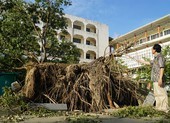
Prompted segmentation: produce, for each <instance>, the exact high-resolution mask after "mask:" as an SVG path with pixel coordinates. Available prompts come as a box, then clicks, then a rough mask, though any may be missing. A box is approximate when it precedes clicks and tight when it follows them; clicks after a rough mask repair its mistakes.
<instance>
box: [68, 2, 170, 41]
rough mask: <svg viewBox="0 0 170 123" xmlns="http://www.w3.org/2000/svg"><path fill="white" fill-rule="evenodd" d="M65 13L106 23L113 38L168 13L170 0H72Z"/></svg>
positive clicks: (169, 12)
mask: <svg viewBox="0 0 170 123" xmlns="http://www.w3.org/2000/svg"><path fill="white" fill-rule="evenodd" d="M65 13H67V14H71V15H75V16H79V17H82V18H85V19H89V20H93V21H97V22H100V23H103V24H106V25H108V27H109V36H110V37H113V38H114V37H117V36H120V35H123V34H126V33H128V32H129V31H132V30H134V29H136V28H139V27H141V26H143V25H145V24H147V23H150V22H152V21H154V20H156V19H159V18H161V17H163V16H166V15H168V14H170V0H72V5H71V6H69V7H67V8H65Z"/></svg>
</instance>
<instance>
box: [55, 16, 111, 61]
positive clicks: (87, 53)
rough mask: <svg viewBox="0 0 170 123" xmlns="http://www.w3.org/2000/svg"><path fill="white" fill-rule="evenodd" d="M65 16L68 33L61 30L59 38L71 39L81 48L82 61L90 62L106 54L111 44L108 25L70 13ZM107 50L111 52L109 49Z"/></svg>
mask: <svg viewBox="0 0 170 123" xmlns="http://www.w3.org/2000/svg"><path fill="white" fill-rule="evenodd" d="M65 18H66V20H67V24H68V27H67V32H68V34H65V33H62V32H59V34H58V38H59V40H62V39H63V38H64V39H65V40H68V41H71V42H73V43H74V44H75V45H76V46H77V47H78V48H80V49H81V56H80V62H90V61H92V60H94V59H96V58H98V57H100V56H103V55H104V52H105V48H106V47H107V46H108V45H109V41H108V40H109V38H108V37H109V32H108V26H107V25H105V24H101V23H98V22H94V21H91V20H87V19H84V18H80V17H76V16H72V15H68V14H66V15H65ZM106 52H107V53H108V52H109V51H108V49H107V50H106Z"/></svg>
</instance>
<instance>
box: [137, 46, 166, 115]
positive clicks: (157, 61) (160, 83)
mask: <svg viewBox="0 0 170 123" xmlns="http://www.w3.org/2000/svg"><path fill="white" fill-rule="evenodd" d="M152 54H153V55H154V59H153V60H152V61H151V62H147V61H143V60H137V59H135V60H136V61H137V62H140V63H143V64H148V65H151V67H152V71H151V81H152V82H153V89H154V96H155V100H156V109H157V110H161V111H165V112H168V111H169V107H168V96H167V91H166V89H165V88H164V85H165V81H164V80H165V79H164V67H165V59H164V57H163V56H162V54H161V46H160V45H159V44H155V45H154V46H153V48H152Z"/></svg>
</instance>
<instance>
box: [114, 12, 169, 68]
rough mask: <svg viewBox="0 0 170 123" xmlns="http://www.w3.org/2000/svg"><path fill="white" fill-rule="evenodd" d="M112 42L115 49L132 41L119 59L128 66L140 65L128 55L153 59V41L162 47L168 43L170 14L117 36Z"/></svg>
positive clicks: (135, 57)
mask: <svg viewBox="0 0 170 123" xmlns="http://www.w3.org/2000/svg"><path fill="white" fill-rule="evenodd" d="M112 43H113V44H114V48H115V49H117V48H121V47H125V45H126V44H129V43H132V44H133V46H132V47H131V50H130V51H129V52H128V53H126V54H125V55H123V56H122V57H121V59H122V60H123V61H124V64H125V65H127V66H128V67H129V68H135V67H140V66H141V64H140V63H138V62H136V61H135V60H133V59H131V58H129V57H128V56H131V57H133V58H134V59H143V58H148V59H153V55H152V52H151V50H152V47H153V45H154V44H155V43H158V44H160V45H161V46H162V47H165V46H167V45H170V15H168V16H165V17H163V18H161V19H158V20H156V21H154V22H151V23H149V24H147V25H145V26H143V27H140V28H138V29H135V30H134V31H131V32H129V33H127V34H125V35H123V36H121V37H118V38H116V39H114V40H113V41H112Z"/></svg>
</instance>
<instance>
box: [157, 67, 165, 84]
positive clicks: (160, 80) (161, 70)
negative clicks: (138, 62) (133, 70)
mask: <svg viewBox="0 0 170 123" xmlns="http://www.w3.org/2000/svg"><path fill="white" fill-rule="evenodd" d="M159 74H160V76H159V80H158V85H159V86H160V87H162V78H163V74H164V68H161V69H160V73H159Z"/></svg>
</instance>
